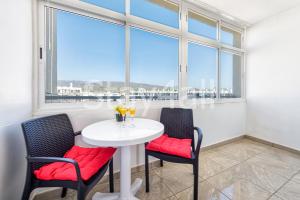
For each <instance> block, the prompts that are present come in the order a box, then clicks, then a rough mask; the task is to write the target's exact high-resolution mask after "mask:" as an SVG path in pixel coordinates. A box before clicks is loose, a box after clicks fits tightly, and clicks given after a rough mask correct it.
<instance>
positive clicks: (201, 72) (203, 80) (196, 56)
mask: <svg viewBox="0 0 300 200" xmlns="http://www.w3.org/2000/svg"><path fill="white" fill-rule="evenodd" d="M217 53H218V51H217V49H216V48H211V47H207V46H202V45H198V44H195V43H189V46H188V86H189V89H188V93H187V94H188V98H216V92H217V87H216V86H217V79H216V78H217Z"/></svg>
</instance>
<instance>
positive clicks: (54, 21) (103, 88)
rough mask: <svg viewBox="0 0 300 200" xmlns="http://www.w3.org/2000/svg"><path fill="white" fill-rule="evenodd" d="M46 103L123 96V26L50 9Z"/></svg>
mask: <svg viewBox="0 0 300 200" xmlns="http://www.w3.org/2000/svg"><path fill="white" fill-rule="evenodd" d="M47 13H48V15H47V26H46V28H47V30H46V32H47V37H46V38H47V39H46V40H47V64H46V88H45V90H46V91H45V92H46V103H61V102H63V103H64V102H78V101H81V102H82V101H111V100H117V99H119V98H122V97H123V94H122V88H123V87H124V79H125V67H124V49H125V47H124V44H125V39H124V38H125V36H124V35H125V33H124V26H121V25H116V24H112V23H106V22H103V21H100V20H96V19H92V18H88V17H84V16H81V15H76V14H71V13H68V12H64V11H61V10H55V9H52V8H48V9H47Z"/></svg>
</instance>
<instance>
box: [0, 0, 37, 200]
mask: <svg viewBox="0 0 300 200" xmlns="http://www.w3.org/2000/svg"><path fill="white" fill-rule="evenodd" d="M0 25H1V26H0V44H1V45H0V200H8V199H9V200H19V199H20V198H21V194H22V190H23V184H24V180H25V177H24V174H25V168H26V163H25V159H24V156H25V154H26V152H25V147H24V140H23V135H22V132H21V129H20V124H19V122H20V121H21V120H24V119H25V118H27V117H29V116H31V108H32V105H31V102H32V92H31V88H32V86H31V82H32V76H31V74H32V64H31V60H32V59H31V58H32V53H31V46H32V40H31V35H32V33H31V1H30V0H1V1H0Z"/></svg>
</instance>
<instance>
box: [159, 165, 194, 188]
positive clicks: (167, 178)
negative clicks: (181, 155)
mask: <svg viewBox="0 0 300 200" xmlns="http://www.w3.org/2000/svg"><path fill="white" fill-rule="evenodd" d="M154 172H155V173H156V174H157V175H158V176H160V177H161V178H162V179H161V180H162V182H163V183H164V184H165V185H167V186H168V187H169V188H170V189H171V191H172V192H173V193H174V194H176V193H178V192H181V191H183V190H185V189H187V188H189V187H191V186H193V184H194V175H193V170H192V168H189V167H188V166H186V165H184V164H170V163H165V165H164V167H160V168H157V169H155V170H154ZM199 180H200V178H199Z"/></svg>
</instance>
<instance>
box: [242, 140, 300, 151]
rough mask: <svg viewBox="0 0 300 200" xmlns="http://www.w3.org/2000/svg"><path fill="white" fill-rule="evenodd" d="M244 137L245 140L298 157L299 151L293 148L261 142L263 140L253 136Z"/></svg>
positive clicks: (265, 141)
mask: <svg viewBox="0 0 300 200" xmlns="http://www.w3.org/2000/svg"><path fill="white" fill-rule="evenodd" d="M244 137H245V138H247V139H250V140H253V141H255V142H259V143H262V144H265V145H269V146H272V147H274V148H278V149H282V150H285V151H288V152H291V153H295V154H299V155H300V150H298V149H294V148H291V147H287V146H284V145H281V144H277V143H273V142H269V141H267V140H263V139H260V138H257V137H253V136H250V135H245V136H244Z"/></svg>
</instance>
